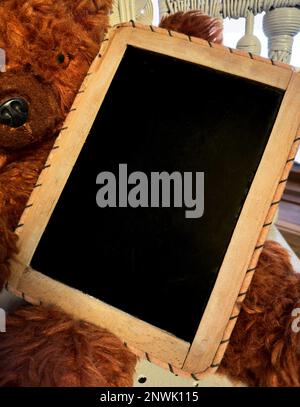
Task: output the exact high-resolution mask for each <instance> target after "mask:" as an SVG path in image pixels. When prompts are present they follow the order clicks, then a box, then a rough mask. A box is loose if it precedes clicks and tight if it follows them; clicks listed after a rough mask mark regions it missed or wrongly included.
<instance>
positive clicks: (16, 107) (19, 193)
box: [0, 0, 111, 288]
mask: <svg viewBox="0 0 300 407" xmlns="http://www.w3.org/2000/svg"><path fill="white" fill-rule="evenodd" d="M110 8H111V0H94V1H92V0H75V1H74V0H60V1H54V0H30V1H29V0H28V1H25V0H3V1H1V3H0V17H1V25H0V48H1V49H3V50H4V51H5V55H6V72H4V73H1V86H0V288H2V286H3V283H4V281H6V280H7V278H8V276H9V266H8V259H9V258H10V257H11V255H12V254H13V253H14V252H15V251H16V250H17V249H16V235H15V233H14V230H15V228H16V227H17V226H18V221H19V219H20V216H21V214H22V212H23V210H24V208H25V206H26V202H27V200H28V198H29V195H30V193H31V191H32V189H33V187H34V186H35V184H36V181H37V178H38V175H39V173H40V172H41V170H42V169H43V166H44V164H45V161H46V158H47V156H48V154H49V152H50V150H51V148H52V146H53V142H54V140H55V137H56V136H57V134H58V132H59V130H60V128H61V126H62V124H63V121H64V119H65V117H66V115H67V113H68V111H69V109H70V108H71V105H72V102H73V100H74V98H75V96H76V92H77V91H78V89H79V87H80V85H81V83H82V81H83V79H84V77H85V75H86V73H87V71H88V69H89V66H90V64H91V62H92V61H93V59H94V57H95V56H96V55H97V52H98V50H99V47H100V43H101V41H102V40H103V38H104V35H105V33H106V31H107V27H108V13H109V11H110Z"/></svg>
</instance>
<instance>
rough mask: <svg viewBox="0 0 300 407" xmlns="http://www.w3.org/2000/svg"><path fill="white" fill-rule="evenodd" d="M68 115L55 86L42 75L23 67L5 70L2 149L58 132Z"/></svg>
mask: <svg viewBox="0 0 300 407" xmlns="http://www.w3.org/2000/svg"><path fill="white" fill-rule="evenodd" d="M64 116H65V114H64V113H63V111H62V109H61V106H60V103H59V100H58V97H57V95H56V94H55V92H54V90H53V87H51V85H50V84H48V83H46V82H45V81H44V80H43V79H42V78H40V77H38V76H36V75H33V74H32V73H31V72H24V71H22V69H21V70H18V71H11V72H9V71H8V72H5V73H2V74H1V84H0V149H1V150H17V149H20V148H23V147H26V146H28V145H29V144H32V143H35V142H37V141H40V140H42V139H45V138H47V137H51V136H54V135H56V133H57V132H58V129H59V128H60V127H61V124H62V122H63V120H64Z"/></svg>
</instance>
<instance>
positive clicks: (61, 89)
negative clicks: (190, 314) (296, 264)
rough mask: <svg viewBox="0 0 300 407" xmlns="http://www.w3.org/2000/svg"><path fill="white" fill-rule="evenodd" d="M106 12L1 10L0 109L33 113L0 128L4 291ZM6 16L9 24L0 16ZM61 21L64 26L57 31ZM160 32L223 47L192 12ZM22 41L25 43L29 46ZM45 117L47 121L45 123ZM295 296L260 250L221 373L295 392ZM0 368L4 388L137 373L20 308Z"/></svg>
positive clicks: (120, 380) (298, 358) (213, 23)
mask: <svg viewBox="0 0 300 407" xmlns="http://www.w3.org/2000/svg"><path fill="white" fill-rule="evenodd" d="M4 4H5V5H6V10H5V9H4V8H3V7H2V6H3V5H4ZM95 6H97V7H96V8H95ZM109 6H110V1H104V0H103V1H98V2H95V1H94V2H91V1H88V0H87V1H83V0H82V1H74V0H70V1H61V2H55V1H54V0H53V1H48V0H40V1H36V0H31V1H21V0H18V1H13V0H4V1H3V2H2V3H1V6H0V16H2V14H3V21H4V22H5V24H4V28H3V25H2V27H1V28H0V30H1V31H0V46H1V47H2V48H6V47H7V49H8V72H7V74H5V75H6V76H5V78H7V85H5V89H6V90H5V91H2V89H4V88H3V87H2V83H4V82H5V81H4V82H1V86H0V95H1V96H0V102H1V101H5V100H7V98H8V97H9V98H13V97H15V96H17V97H20V96H22V97H23V98H26V99H27V98H28V102H29V106H30V107H31V108H32V111H33V113H32V115H31V116H30V119H29V122H28V124H27V126H26V125H24V128H23V129H14V128H12V129H8V127H7V125H4V124H2V125H0V146H1V147H2V154H3V158H2V161H1V162H2V163H3V167H2V169H1V172H0V213H1V215H0V216H1V217H0V228H2V229H1V238H0V239H1V240H0V264H1V266H0V267H1V268H0V277H1V278H2V281H4V280H5V279H6V278H7V276H8V272H9V271H8V263H7V260H8V258H9V256H10V255H11V253H12V252H13V251H14V250H15V244H16V238H15V235H14V233H13V230H14V227H15V226H16V225H17V223H18V220H19V216H20V214H21V213H22V211H23V209H24V206H25V205H26V200H27V198H28V196H29V194H30V192H31V189H32V187H33V186H34V184H35V182H36V179H37V176H38V174H39V172H40V171H41V169H42V167H43V165H44V162H45V159H46V157H47V155H48V153H49V151H50V149H51V146H52V144H53V140H54V138H55V135H56V134H57V131H58V129H59V126H60V125H61V123H62V121H63V118H64V117H65V115H66V113H67V112H68V109H69V108H70V105H71V102H72V100H73V98H74V96H75V94H76V91H77V89H78V87H79V86H80V83H81V80H82V79H83V77H84V75H85V73H86V71H87V69H88V66H89V64H90V62H91V60H92V58H93V57H94V56H95V55H96V53H97V49H98V46H99V42H100V41H101V38H102V37H103V33H104V31H105V29H106V25H107V18H106V13H107V11H108V9H109ZM1 7H2V8H1ZM16 10H18V13H16ZM8 11H10V18H6V17H5V16H4V14H5V13H7V12H8ZM62 16H64V17H62ZM61 18H63V21H64V24H61V25H60V23H61ZM65 19H67V20H65ZM34 22H35V23H34ZM11 24H12V25H11ZM56 24H58V25H56ZM27 25H29V26H28V27H27ZM161 26H162V27H164V28H167V29H169V30H176V31H179V32H183V33H185V34H188V35H195V36H199V37H201V38H204V39H207V40H209V41H216V42H221V40H222V27H221V24H220V22H219V21H218V20H212V19H210V18H209V17H207V16H203V15H202V14H201V13H199V12H190V13H177V14H176V15H173V16H170V17H167V18H165V19H164V20H163V21H162V23H161ZM36 27H38V29H37V28H36ZM50 27H52V28H53V31H51V30H50ZM71 28H72V29H71ZM99 28H100V34H99ZM49 30H50V32H49ZM57 30H58V31H57ZM73 30H74V31H73ZM7 32H9V35H7V34H6V33H7ZM56 32H59V33H60V35H59V36H58V37H56ZM67 35H70V36H71V37H70V38H72V41H70V40H67V39H66V36H67ZM61 37H63V38H61ZM56 38H57V39H56ZM29 39H30V40H31V41H32V42H31V43H29V44H28V43H27V41H28V40H29ZM55 39H56V40H55ZM81 39H82V40H83V43H81ZM1 41H2V42H1ZM73 41H74V42H73ZM48 44H51V45H49V47H48ZM74 44H75V45H74ZM73 45H74V46H73ZM19 47H20V49H23V47H25V49H24V55H23V57H22V58H21V57H20V58H19V57H18V55H17V54H18V52H19V49H18V48H19ZM47 47H48V48H47ZM69 47H70V48H69ZM46 50H48V51H46ZM71 50H72V51H71ZM50 51H51V52H50ZM22 52H23V51H22ZM46 54H47V55H48V56H46ZM36 55H40V58H39V59H37V58H36ZM49 55H51V56H52V59H51V61H52V63H51V62H49V61H50V60H49V61H48V59H47V58H48V57H49ZM61 55H64V57H62V56H61ZM23 58H24V59H23ZM22 61H23V62H24V61H26V64H24V63H23V62H22ZM61 64H63V65H61ZM12 78H15V83H14V79H12ZM71 78H73V79H74V81H73V82H72V81H70V79H71ZM70 82H72V85H70ZM13 83H14V85H13ZM9 84H11V85H9ZM18 86H20V87H18ZM70 86H71V87H70ZM41 97H43V98H44V99H43V100H44V101H45V102H42V100H41ZM41 103H45V105H44V106H43V105H41ZM45 108H46V109H48V110H47V111H48V113H49V114H44V113H45V110H44V109H45ZM34 112H36V113H34ZM43 114H44V115H43ZM41 115H43V116H41ZM41 117H42V118H43V119H42V120H40V118H41ZM9 134H10V135H11V137H8V135H9ZM299 295H300V277H299V276H298V275H297V274H295V273H294V272H293V270H292V267H291V265H290V262H289V259H288V254H287V252H286V251H285V250H284V249H282V248H281V247H280V246H279V245H278V244H276V243H274V242H267V243H266V245H265V248H264V251H263V253H262V255H261V257H260V260H259V264H258V267H257V271H256V273H255V276H254V279H253V282H252V284H251V287H250V290H249V292H248V294H247V297H246V299H245V301H244V304H243V306H242V310H241V313H240V316H239V318H238V322H237V324H236V327H235V329H234V332H233V334H232V338H231V341H230V344H229V346H228V349H227V351H226V354H225V356H224V360H223V362H222V364H221V368H220V373H222V374H226V375H228V376H230V377H231V378H233V379H234V380H241V381H243V382H244V383H246V384H248V385H261V386H299V385H300V368H299V366H300V353H299V349H300V336H299V335H300V334H299V333H296V332H294V331H293V330H292V329H291V323H292V314H291V313H292V310H293V309H294V308H297V307H299V305H300V304H299ZM0 360H1V364H0V385H2V386H76V385H78V386H124V385H131V384H132V377H133V372H134V367H135V364H136V358H135V356H134V355H132V354H131V353H130V352H129V351H128V350H127V349H126V348H125V347H124V345H123V344H122V343H121V342H120V341H119V340H118V339H117V338H116V337H115V336H114V335H112V334H110V333H109V332H107V331H106V330H103V329H101V328H98V327H95V326H93V325H91V324H88V323H86V322H82V321H75V320H74V319H72V318H71V317H69V316H67V315H65V314H64V313H63V312H62V311H60V310H58V309H55V308H45V307H42V306H41V307H36V306H27V307H23V308H21V309H20V310H18V311H16V312H15V313H12V314H11V315H9V316H8V321H7V333H6V334H4V335H0Z"/></svg>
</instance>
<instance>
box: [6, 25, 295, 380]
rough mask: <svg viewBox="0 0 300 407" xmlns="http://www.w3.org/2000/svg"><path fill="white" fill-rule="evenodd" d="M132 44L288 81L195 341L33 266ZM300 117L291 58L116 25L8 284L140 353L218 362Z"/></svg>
mask: <svg viewBox="0 0 300 407" xmlns="http://www.w3.org/2000/svg"><path fill="white" fill-rule="evenodd" d="M127 45H132V46H135V47H139V48H143V49H147V50H150V51H154V52H158V53H161V54H165V55H170V56H173V57H176V58H179V59H182V60H186V61H190V62H194V63H196V64H200V65H204V66H208V67H212V68H214V69H217V70H220V71H223V72H227V73H231V74H235V75H238V76H240V77H244V78H248V79H251V80H255V81H258V82H261V83H264V84H267V85H271V86H273V87H276V88H279V89H283V90H285V96H284V99H283V102H282V105H281V108H280V111H279V114H278V116H277V119H276V122H275V125H274V127H273V130H272V134H271V136H270V139H269V142H268V144H267V147H266V149H265V151H264V154H263V158H262V160H261V162H260V165H259V168H258V170H257V173H256V176H255V178H254V181H253V183H252V186H251V188H250V191H249V193H248V196H247V199H246V201H245V204H244V206H243V209H242V212H241V215H240V218H239V220H238V222H237V225H236V228H235V231H234V234H233V236H232V239H231V242H230V244H229V246H228V250H227V253H226V256H225V258H224V261H223V264H222V267H221V269H220V271H219V274H218V278H217V281H216V283H215V286H214V289H213V292H212V294H211V296H210V299H209V301H208V304H207V306H206V309H205V313H204V315H203V317H202V320H201V322H200V325H199V329H198V331H197V334H196V337H195V339H194V341H193V343H192V344H190V343H188V342H185V341H183V340H181V339H178V338H176V337H174V336H172V335H171V334H169V333H167V332H164V331H162V330H160V329H158V328H156V327H154V326H152V325H150V324H147V323H145V322H143V321H140V320H138V319H137V318H134V317H132V316H130V315H128V314H126V313H124V312H122V311H119V310H117V309H116V308H114V307H112V306H109V305H106V304H104V303H103V302H101V301H100V300H97V299H94V298H92V297H90V296H87V295H85V294H83V293H81V292H79V291H78V290H75V289H73V288H70V287H67V286H65V285H63V284H61V283H58V282H56V281H54V280H52V279H50V278H49V277H46V276H44V275H42V274H41V273H39V272H37V271H35V270H33V269H32V268H31V267H30V262H31V259H32V256H33V254H34V252H35V249H36V247H37V245H38V242H39V240H40V238H41V236H42V234H43V231H44V229H45V227H46V225H47V222H48V220H49V218H50V216H51V213H52V211H53V209H54V207H55V205H56V203H57V201H58V199H59V196H60V193H61V192H62V190H63V188H64V185H65V183H66V181H67V179H68V176H69V175H70V173H71V171H72V168H73V166H74V163H75V161H76V159H77V157H78V155H79V153H80V150H81V148H82V146H83V144H84V141H85V139H86V137H87V135H88V132H89V130H90V128H91V126H92V123H93V121H94V119H95V117H96V114H97V112H98V110H99V107H100V106H101V103H102V101H103V99H104V97H105V94H106V92H107V90H108V88H109V86H110V83H111V81H112V79H113V77H114V74H115V72H116V70H117V68H118V65H119V63H120V62H121V60H122V57H123V55H124V53H125V51H126V47H127ZM104 56H105V57H104ZM99 57H100V58H99ZM99 95H101V96H100V97H99ZM75 110H76V114H75V113H74V112H75ZM82 117H84V118H85V120H82ZM299 123H300V74H299V73H296V72H294V71H293V69H292V68H291V67H289V66H287V65H284V64H281V63H275V62H273V63H272V61H269V60H266V59H263V58H260V57H256V56H252V55H250V54H247V53H243V52H240V51H236V50H231V49H229V48H226V47H223V46H220V45H215V44H209V43H207V42H206V41H203V40H199V39H196V38H190V37H186V36H184V35H181V34H176V33H173V32H168V31H166V30H162V29H159V28H154V27H152V26H150V27H148V26H139V25H136V24H134V23H132V24H127V25H123V26H119V27H115V28H114V29H113V30H112V31H111V32H110V36H109V40H108V41H107V40H106V41H105V42H104V43H103V46H102V48H101V51H100V54H99V56H98V57H97V58H96V59H95V61H94V62H93V64H92V66H91V68H90V72H89V73H88V75H87V77H86V80H85V81H84V83H83V85H82V88H81V90H80V91H79V92H78V95H77V97H76V99H75V101H74V105H73V109H71V112H70V113H69V115H68V117H67V119H66V121H65V124H64V126H63V128H62V129H61V133H60V135H59V137H58V138H57V140H56V143H55V146H54V147H53V150H52V151H51V153H50V155H49V157H48V161H47V165H46V166H45V169H44V170H43V171H42V173H41V174H40V177H39V180H38V182H37V185H36V188H34V190H33V192H32V195H31V197H30V199H29V202H28V205H27V207H26V209H25V211H24V213H23V215H22V218H21V220H20V225H19V227H18V228H17V233H18V235H19V247H20V253H19V254H18V255H17V256H16V257H15V258H14V259H13V260H12V271H13V273H12V277H11V279H10V281H9V283H8V288H9V289H11V290H12V291H13V292H15V293H21V295H22V296H23V297H24V298H25V299H27V300H28V301H30V302H33V303H39V301H41V302H43V303H45V304H51V303H55V304H56V305H58V306H61V307H62V308H63V309H64V310H65V311H66V312H69V313H70V314H72V315H74V316H75V317H77V318H82V319H85V320H87V321H90V322H92V323H95V324H99V325H101V326H103V327H105V328H107V329H109V330H110V331H112V332H114V333H115V334H116V335H118V336H119V337H120V338H122V339H123V340H124V342H126V343H128V345H129V346H131V347H132V348H134V349H135V351H136V352H137V353H141V354H143V355H144V356H146V357H147V358H148V359H150V360H154V361H158V363H161V364H163V365H165V366H168V367H170V368H171V370H172V371H174V372H176V371H181V369H182V370H183V371H185V372H187V373H188V374H191V373H192V374H193V377H196V378H198V377H199V376H201V374H202V373H203V372H210V371H215V370H216V369H217V367H218V365H219V363H220V360H221V358H222V356H223V354H224V352H225V349H226V345H227V343H228V340H229V338H230V334H231V331H232V329H233V327H234V324H235V322H236V319H237V316H238V312H239V304H240V302H241V301H242V300H243V299H244V297H245V293H246V291H247V288H248V286H249V284H250V281H251V278H252V276H253V272H254V270H255V266H256V262H257V260H258V257H259V254H260V252H261V250H262V247H263V243H264V241H265V238H266V235H267V231H268V227H269V225H270V224H271V222H272V218H273V215H274V213H275V210H276V207H277V204H278V201H279V200H280V198H281V194H282V192H283V189H284V183H285V179H286V178H287V175H288V172H289V170H290V168H291V166H292V161H293V160H292V159H293V155H294V152H295V151H296V148H297V145H298V141H299V137H297V136H296V134H297V129H298V126H299ZM58 147H59V148H58ZM274 157H276V166H274ZM78 304H80V307H78ZM194 375H195V376H194Z"/></svg>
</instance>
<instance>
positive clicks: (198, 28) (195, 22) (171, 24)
mask: <svg viewBox="0 0 300 407" xmlns="http://www.w3.org/2000/svg"><path fill="white" fill-rule="evenodd" d="M159 26H160V27H162V28H166V29H167V30H170V31H177V32H180V33H183V34H186V35H190V36H192V37H198V38H202V39H204V40H206V41H209V42H216V43H221V42H222V41H223V23H222V20H218V19H216V18H211V17H209V16H207V15H205V14H203V13H201V12H200V11H198V10H194V11H188V12H186V13H184V12H182V11H179V12H178V13H175V14H170V15H169V16H166V17H163V18H162V20H161V22H160V25H159Z"/></svg>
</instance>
